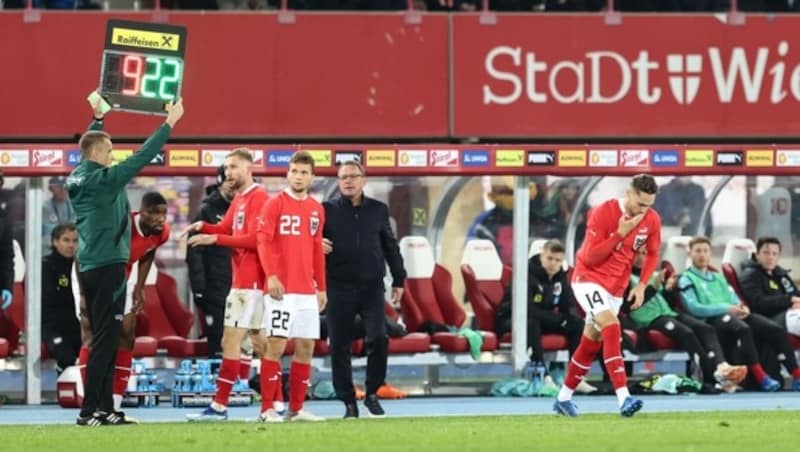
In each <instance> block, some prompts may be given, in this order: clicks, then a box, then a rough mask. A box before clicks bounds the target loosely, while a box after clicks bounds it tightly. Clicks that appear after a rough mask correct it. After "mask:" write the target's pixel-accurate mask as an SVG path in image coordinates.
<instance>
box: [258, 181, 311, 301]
mask: <svg viewBox="0 0 800 452" xmlns="http://www.w3.org/2000/svg"><path fill="white" fill-rule="evenodd" d="M261 219H262V223H260V225H259V232H258V257H259V259H260V261H261V266H262V267H263V268H264V269H266V273H267V276H272V275H276V276H277V277H278V279H280V280H281V283H282V284H283V287H284V289H285V291H286V293H287V294H300V295H303V294H305V295H308V294H315V293H317V291H325V290H326V284H325V254H324V253H323V252H322V228H323V226H324V225H325V210H324V209H323V208H322V205H321V204H320V203H318V202H317V201H316V200H315V199H314V198H312V197H311V196H307V197H306V198H304V199H298V198H297V197H295V196H294V195H293V194H291V193H290V192H289V191H288V190H287V191H284V192H282V193H281V194H279V195H278V196H276V197H274V198H272V199H270V200H269V202H268V203H267V205H266V206H264V210H263V211H262V213H261ZM315 282H316V284H315Z"/></svg>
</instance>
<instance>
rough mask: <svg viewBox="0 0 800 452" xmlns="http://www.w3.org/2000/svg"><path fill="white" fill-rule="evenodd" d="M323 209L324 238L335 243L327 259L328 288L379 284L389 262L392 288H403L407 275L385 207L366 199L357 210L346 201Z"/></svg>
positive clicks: (328, 203) (326, 204) (336, 200)
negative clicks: (330, 286)
mask: <svg viewBox="0 0 800 452" xmlns="http://www.w3.org/2000/svg"><path fill="white" fill-rule="evenodd" d="M322 205H323V207H324V208H325V228H324V229H323V232H322V236H323V237H324V238H326V239H328V240H330V241H331V242H333V251H332V252H331V253H330V254H328V255H327V256H326V268H327V276H328V284H329V285H330V284H334V285H336V284H361V283H369V282H375V281H379V280H381V279H383V277H384V275H385V274H386V265H385V264H384V262H386V263H388V264H389V270H390V271H391V273H392V279H393V281H392V286H394V287H403V281H405V279H406V271H405V269H404V268H403V258H402V257H401V256H400V248H399V247H398V246H397V239H396V238H395V237H394V234H393V233H392V227H391V226H390V224H389V208H388V207H387V206H386V204H384V203H382V202H380V201H378V200H375V199H372V198H367V197H366V196H364V197H363V199H362V201H361V205H360V206H358V207H355V206H353V204H352V203H351V202H350V200H349V199H347V198H344V197H336V198H333V199H331V200H329V201H325V202H324V203H322Z"/></svg>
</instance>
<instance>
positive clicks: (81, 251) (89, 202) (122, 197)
mask: <svg viewBox="0 0 800 452" xmlns="http://www.w3.org/2000/svg"><path fill="white" fill-rule="evenodd" d="M102 128H103V125H102V122H98V121H95V122H93V123H92V124H91V125H90V126H89V130H102ZM171 130H172V128H171V127H170V126H169V125H168V124H164V125H162V126H161V127H159V128H158V129H157V130H156V131H155V132H154V133H153V134H152V135H151V136H150V138H148V139H147V141H145V142H144V144H143V145H142V147H141V148H139V150H138V151H137V152H136V153H134V154H133V155H132V156H131V157H129V158H128V159H126V160H124V161H122V162H120V163H118V164H117V165H114V166H111V167H105V166H103V165H100V164H99V163H96V162H92V161H89V160H82V161H81V163H80V164H79V165H78V166H77V167H76V168H75V169H74V170H73V171H72V173H71V174H70V175H69V177H68V178H67V183H66V188H67V191H68V192H69V198H70V201H72V207H73V209H74V210H75V218H76V221H75V223H76V226H77V228H78V262H79V263H80V271H81V272H85V271H88V270H92V269H94V268H97V267H102V266H105V265H111V264H120V263H123V264H124V263H126V262H128V258H129V257H130V247H131V225H130V222H131V221H130V216H131V215H130V213H131V207H130V204H129V203H128V194H127V192H126V190H125V187H126V186H127V185H128V182H130V181H131V179H133V178H134V177H135V176H136V174H137V173H139V171H140V170H141V169H142V168H143V167H144V166H145V165H147V164H148V163H149V162H150V161H151V160H153V158H154V157H155V156H156V155H158V152H159V151H160V150H161V148H162V147H163V146H164V144H166V142H167V139H168V138H169V133H170V131H171Z"/></svg>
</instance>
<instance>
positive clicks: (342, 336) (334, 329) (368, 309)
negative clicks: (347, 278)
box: [326, 280, 389, 403]
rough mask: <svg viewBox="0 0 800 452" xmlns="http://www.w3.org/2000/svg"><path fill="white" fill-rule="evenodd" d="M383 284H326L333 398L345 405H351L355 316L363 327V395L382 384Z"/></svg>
mask: <svg viewBox="0 0 800 452" xmlns="http://www.w3.org/2000/svg"><path fill="white" fill-rule="evenodd" d="M383 304H384V300H383V281H382V280H378V281H374V282H370V283H363V284H359V285H347V284H340V283H337V282H335V281H328V308H327V314H326V320H327V322H328V337H329V340H330V347H331V370H332V373H333V388H334V390H336V396H337V397H338V398H339V399H340V400H341V401H343V402H345V403H354V402H355V390H354V389H353V373H352V363H351V353H350V348H351V347H352V342H353V339H356V338H357V337H356V336H355V335H354V331H353V324H354V321H355V316H356V314H359V315H360V316H361V319H362V321H363V323H364V330H365V333H366V335H365V337H364V347H365V350H366V354H367V381H366V392H367V395H371V394H375V393H376V392H378V388H380V387H381V386H382V385H383V384H384V383H385V380H386V364H387V353H388V347H389V340H388V338H387V337H386V322H385V319H384V315H385V314H384V310H383Z"/></svg>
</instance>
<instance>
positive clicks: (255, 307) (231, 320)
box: [223, 289, 264, 330]
mask: <svg viewBox="0 0 800 452" xmlns="http://www.w3.org/2000/svg"><path fill="white" fill-rule="evenodd" d="M263 322H264V292H263V291H262V290H261V289H231V291H230V293H229V294H228V298H226V299H225V321H224V322H223V325H225V326H231V327H234V328H245V329H248V330H260V329H261V328H262V326H261V325H262V323H263Z"/></svg>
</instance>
